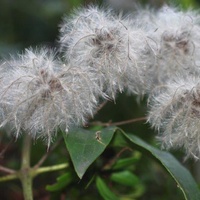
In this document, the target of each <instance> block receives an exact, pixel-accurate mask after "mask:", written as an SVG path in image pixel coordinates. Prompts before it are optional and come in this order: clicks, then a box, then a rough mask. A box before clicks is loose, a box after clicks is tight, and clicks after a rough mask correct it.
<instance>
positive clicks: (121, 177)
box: [111, 171, 140, 187]
mask: <svg viewBox="0 0 200 200" xmlns="http://www.w3.org/2000/svg"><path fill="white" fill-rule="evenodd" d="M111 180H112V181H114V182H116V183H119V184H122V185H125V186H130V187H134V186H136V185H137V184H139V183H140V181H139V178H138V177H137V176H136V175H135V174H133V173H132V172H130V171H122V172H116V173H112V175H111Z"/></svg>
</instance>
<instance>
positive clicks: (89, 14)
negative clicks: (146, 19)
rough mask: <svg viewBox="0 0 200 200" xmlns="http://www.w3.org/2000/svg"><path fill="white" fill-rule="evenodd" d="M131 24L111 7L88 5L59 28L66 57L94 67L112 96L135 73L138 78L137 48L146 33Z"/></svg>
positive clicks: (62, 48)
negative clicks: (115, 13)
mask: <svg viewBox="0 0 200 200" xmlns="http://www.w3.org/2000/svg"><path fill="white" fill-rule="evenodd" d="M129 25H130V24H129V21H128V20H122V19H120V18H119V17H117V16H115V15H114V14H113V13H112V11H111V10H106V11H103V10H100V9H98V8H94V7H89V8H88V9H84V10H82V11H81V12H80V11H77V12H75V14H74V16H73V17H72V19H68V18H65V19H64V22H63V23H62V25H61V29H60V32H61V36H60V44H61V50H62V51H63V53H64V56H65V58H66V60H68V61H69V62H70V63H71V64H72V65H76V66H80V67H83V68H87V69H88V70H89V71H93V74H94V76H98V79H99V85H101V86H102V90H103V91H104V92H105V93H106V94H108V95H109V96H110V97H111V98H115V95H116V93H117V92H118V91H120V92H121V91H123V90H124V87H125V86H126V85H127V82H129V80H131V79H133V78H132V77H134V78H136V79H138V76H137V67H136V66H137V59H138V52H139V50H138V49H137V48H140V47H142V44H143V43H144V38H143V35H144V34H143V32H142V31H141V30H137V29H136V28H133V29H131V28H130V26H129ZM141 32H142V33H141ZM128 74H129V75H130V74H132V76H129V75H128ZM127 75H128V76H127ZM135 82H137V81H135ZM133 85H134V83H133Z"/></svg>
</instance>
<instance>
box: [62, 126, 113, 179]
mask: <svg viewBox="0 0 200 200" xmlns="http://www.w3.org/2000/svg"><path fill="white" fill-rule="evenodd" d="M115 131H116V128H114V127H108V128H105V129H102V130H101V131H89V130H84V129H76V130H74V131H72V132H70V133H69V134H67V135H66V134H63V137H64V139H65V144H66V147H67V149H68V151H69V154H70V157H71V160H72V162H73V165H74V168H75V171H76V173H77V175H78V176H79V178H82V177H83V175H84V173H85V172H86V170H87V168H88V167H89V166H90V165H91V164H92V163H93V162H94V161H95V160H96V159H97V158H98V157H99V155H101V154H102V153H103V151H104V150H105V148H106V147H107V145H108V144H109V143H110V141H111V139H112V137H113V134H114V132H115Z"/></svg>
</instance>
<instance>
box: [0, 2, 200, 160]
mask: <svg viewBox="0 0 200 200" xmlns="http://www.w3.org/2000/svg"><path fill="white" fill-rule="evenodd" d="M199 33H200V15H199V14H198V13H197V12H195V11H192V10H190V11H184V12H183V11H180V10H178V9H175V8H170V7H167V6H164V7H163V8H161V9H160V10H156V11H155V10H150V9H143V10H141V9H139V11H138V12H134V13H132V14H129V15H128V16H124V15H122V14H120V15H119V14H116V13H115V12H114V11H113V10H111V9H100V8H98V7H95V6H90V7H88V8H81V9H78V10H75V11H74V14H72V15H71V16H70V17H64V18H63V21H62V23H61V24H60V30H59V41H58V44H59V48H58V49H57V50H49V49H48V48H46V47H42V48H38V49H36V50H34V49H32V48H29V49H26V50H25V51H24V53H22V54H20V55H18V56H15V57H14V56H12V57H11V59H9V60H5V61H2V62H1V65H0V72H1V75H0V77H1V79H0V84H1V87H0V120H1V122H0V124H1V127H4V128H7V129H9V130H10V132H14V133H15V136H16V137H18V135H19V134H21V133H27V134H30V135H31V136H32V137H33V138H34V139H37V138H39V137H41V138H45V139H46V140H47V143H48V144H50V142H51V140H52V138H53V136H54V135H55V134H56V133H57V132H58V130H60V129H61V130H65V131H66V132H67V131H68V130H69V129H71V128H72V127H74V126H78V125H84V124H85V123H86V122H87V120H88V118H90V117H92V116H93V114H94V113H95V112H96V109H97V106H98V104H99V102H101V101H102V100H104V99H112V100H114V99H115V98H116V97H117V94H118V93H119V92H123V91H126V92H128V93H130V94H134V95H139V96H140V97H141V96H143V95H146V96H147V98H148V106H149V112H148V122H149V123H150V124H151V125H152V127H154V128H156V129H157V130H158V132H159V135H158V140H159V141H160V142H161V144H162V146H163V147H165V148H183V149H185V151H186V157H193V158H195V159H199V158H200V131H199V127H200V120H199V119H200V79H199V78H200V59H199V55H200V34H199Z"/></svg>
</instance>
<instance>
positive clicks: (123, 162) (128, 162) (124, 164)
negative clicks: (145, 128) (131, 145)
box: [112, 152, 141, 170]
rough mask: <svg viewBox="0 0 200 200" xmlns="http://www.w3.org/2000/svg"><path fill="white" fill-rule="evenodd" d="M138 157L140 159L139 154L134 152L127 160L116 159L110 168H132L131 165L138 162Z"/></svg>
mask: <svg viewBox="0 0 200 200" xmlns="http://www.w3.org/2000/svg"><path fill="white" fill-rule="evenodd" d="M140 157H141V153H140V152H135V154H134V155H133V156H131V157H129V158H122V159H118V160H117V162H116V163H115V164H114V166H113V167H112V168H113V169H115V170H117V169H124V168H126V167H128V166H130V165H132V166H133V164H135V163H137V162H138V161H139V159H140Z"/></svg>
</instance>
